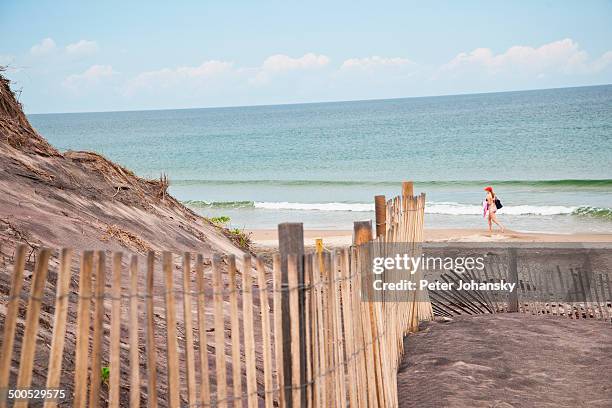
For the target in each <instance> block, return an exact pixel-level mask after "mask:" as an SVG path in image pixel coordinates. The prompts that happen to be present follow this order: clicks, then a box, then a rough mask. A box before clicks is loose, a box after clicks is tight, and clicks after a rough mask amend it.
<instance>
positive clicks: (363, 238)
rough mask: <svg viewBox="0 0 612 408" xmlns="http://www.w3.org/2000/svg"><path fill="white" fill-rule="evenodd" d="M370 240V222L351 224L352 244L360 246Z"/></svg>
mask: <svg viewBox="0 0 612 408" xmlns="http://www.w3.org/2000/svg"><path fill="white" fill-rule="evenodd" d="M371 240H372V221H355V222H354V223H353V244H355V245H361V244H365V243H368V242H370V241H371Z"/></svg>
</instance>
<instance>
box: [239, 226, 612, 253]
mask: <svg viewBox="0 0 612 408" xmlns="http://www.w3.org/2000/svg"><path fill="white" fill-rule="evenodd" d="M247 233H250V234H251V239H252V241H253V243H254V244H255V247H257V248H262V249H271V248H275V247H277V246H278V236H277V231H276V229H255V230H249V231H247ZM352 234H353V232H352V231H349V230H316V229H313V230H305V231H304V245H305V246H306V247H311V246H314V245H315V240H316V239H317V238H322V239H323V245H324V246H326V247H328V248H333V247H339V246H345V245H350V244H351V242H352V239H353V235H352ZM425 241H427V242H612V234H597V233H575V234H554V233H553V234H549V233H533V232H520V231H512V230H506V231H505V232H504V233H503V234H502V233H501V232H498V231H494V232H493V233H489V232H488V231H486V230H484V229H426V230H425Z"/></svg>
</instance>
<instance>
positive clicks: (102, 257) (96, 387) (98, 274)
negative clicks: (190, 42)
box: [45, 251, 106, 407]
mask: <svg viewBox="0 0 612 408" xmlns="http://www.w3.org/2000/svg"><path fill="white" fill-rule="evenodd" d="M97 255H98V257H97V261H98V262H97V263H96V269H95V274H94V276H95V282H96V288H95V295H94V301H95V306H94V315H93V316H94V317H93V344H92V346H91V387H90V389H89V406H90V407H96V406H99V405H100V383H101V381H102V379H101V377H102V374H101V371H102V339H103V336H104V334H103V330H104V327H103V323H104V290H105V287H106V282H105V276H106V254H105V253H104V251H98V252H97ZM67 274H68V275H69V276H70V269H69V270H68V272H67ZM50 387H57V385H55V386H50V385H48V384H47V388H50ZM45 406H46V405H45Z"/></svg>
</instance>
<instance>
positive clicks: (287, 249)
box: [278, 222, 306, 408]
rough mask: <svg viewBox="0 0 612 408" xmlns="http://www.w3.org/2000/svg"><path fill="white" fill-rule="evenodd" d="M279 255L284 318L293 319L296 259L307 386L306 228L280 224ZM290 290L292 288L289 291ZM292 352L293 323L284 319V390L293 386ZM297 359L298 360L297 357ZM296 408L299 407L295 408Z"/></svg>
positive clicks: (302, 367)
mask: <svg viewBox="0 0 612 408" xmlns="http://www.w3.org/2000/svg"><path fill="white" fill-rule="evenodd" d="M278 251H279V253H280V257H281V282H282V288H283V289H284V291H283V296H282V308H281V309H282V313H283V316H290V310H289V292H288V291H287V289H288V282H289V280H288V277H289V268H288V257H289V255H295V256H296V259H297V284H298V286H299V287H300V288H301V289H300V290H299V291H298V295H299V296H298V310H299V313H298V315H299V320H300V322H299V323H300V324H299V333H300V355H299V359H300V381H299V384H304V382H305V380H306V336H305V334H306V331H305V329H306V327H305V321H304V320H305V311H304V307H305V305H304V290H303V286H304V225H303V224H302V223H301V222H285V223H282V224H278ZM289 289H291V288H289ZM292 358H293V356H292V352H291V320H290V319H283V377H284V382H283V383H284V384H285V387H287V386H290V385H291V384H293V382H294V381H292ZM296 358H297V357H296ZM285 395H286V396H287V398H286V399H285V403H286V406H287V407H289V408H291V407H292V402H293V401H292V400H291V398H289V396H290V394H288V393H285ZM300 400H301V405H302V406H305V405H306V392H305V388H302V390H301V398H300ZM294 408H297V407H294Z"/></svg>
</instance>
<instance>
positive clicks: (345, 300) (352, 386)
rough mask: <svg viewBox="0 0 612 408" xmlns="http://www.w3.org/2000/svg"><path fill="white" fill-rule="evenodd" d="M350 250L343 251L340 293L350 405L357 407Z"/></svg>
mask: <svg viewBox="0 0 612 408" xmlns="http://www.w3.org/2000/svg"><path fill="white" fill-rule="evenodd" d="M348 256H349V255H348V250H347V249H346V248H345V249H343V250H342V253H341V258H340V261H341V266H340V278H341V279H342V283H341V285H340V295H341V299H342V309H343V310H342V316H343V318H344V335H345V338H346V339H347V340H348V341H347V342H346V356H347V359H348V364H347V371H348V385H349V390H348V391H349V405H350V407H351V408H352V407H356V406H357V404H358V398H357V370H356V358H355V355H354V354H355V343H354V337H353V336H354V335H353V333H354V328H353V316H352V311H351V306H350V305H351V295H350V291H351V286H350V281H349V279H350V274H351V271H350V270H349V266H350V264H349V259H348Z"/></svg>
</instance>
